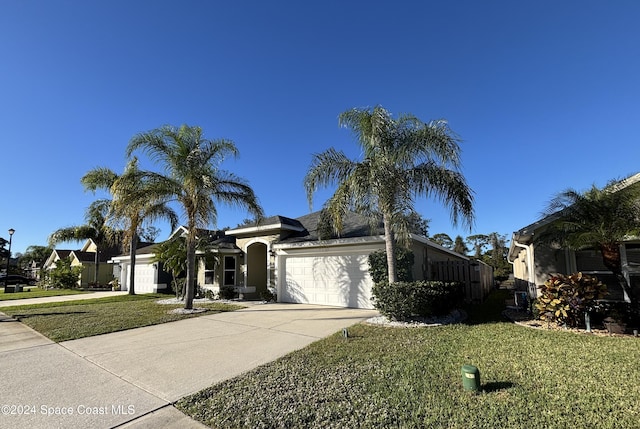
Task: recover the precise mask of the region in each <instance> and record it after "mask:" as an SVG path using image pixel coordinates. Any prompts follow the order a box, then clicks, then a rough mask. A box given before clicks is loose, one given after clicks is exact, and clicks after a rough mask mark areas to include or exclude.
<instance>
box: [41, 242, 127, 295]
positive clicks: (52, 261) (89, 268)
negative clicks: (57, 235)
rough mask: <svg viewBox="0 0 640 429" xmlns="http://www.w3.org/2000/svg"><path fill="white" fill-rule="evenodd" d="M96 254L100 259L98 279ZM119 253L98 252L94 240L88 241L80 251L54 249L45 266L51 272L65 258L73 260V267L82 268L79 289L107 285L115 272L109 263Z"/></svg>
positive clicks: (113, 251) (110, 250)
mask: <svg viewBox="0 0 640 429" xmlns="http://www.w3.org/2000/svg"><path fill="white" fill-rule="evenodd" d="M96 253H97V257H98V258H97V259H98V272H97V278H96ZM116 253H117V249H115V248H113V247H110V248H108V249H100V250H98V246H97V245H96V243H95V242H94V241H93V240H92V239H88V240H87V241H86V242H85V243H84V245H83V246H82V247H81V248H80V249H78V250H64V249H54V250H53V251H52V252H51V255H49V257H48V258H47V260H46V262H45V263H44V265H43V269H44V270H45V271H51V270H52V269H54V268H55V267H56V262H57V261H59V260H60V259H63V258H69V259H71V266H72V267H81V268H82V271H81V273H80V278H79V279H78V287H80V288H87V287H89V286H90V285H91V284H96V283H97V284H99V285H106V284H107V283H109V282H110V281H111V280H112V279H113V270H112V267H111V266H110V265H108V264H107V261H108V260H109V259H110V258H111V256H112V255H114V254H116Z"/></svg>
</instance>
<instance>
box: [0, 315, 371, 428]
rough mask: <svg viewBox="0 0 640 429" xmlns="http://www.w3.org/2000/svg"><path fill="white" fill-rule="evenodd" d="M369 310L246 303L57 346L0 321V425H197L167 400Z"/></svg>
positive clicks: (343, 324)
mask: <svg viewBox="0 0 640 429" xmlns="http://www.w3.org/2000/svg"><path fill="white" fill-rule="evenodd" d="M375 314H377V313H376V312H375V311H372V310H359V309H347V308H334V307H324V306H315V305H306V304H265V305H251V306H250V307H248V308H246V309H244V310H240V311H235V312H231V313H220V314H214V315H208V316H202V317H197V318H193V319H187V320H182V321H179V322H172V323H166V324H162V325H156V326H150V327H145V328H139V329H132V330H129V331H123V332H116V333H113V334H107V335H100V336H96V337H91V338H84V339H80V340H73V341H66V342H62V343H59V344H55V343H53V342H51V341H49V340H48V339H46V338H45V337H43V336H42V335H40V334H38V333H37V332H35V331H33V330H31V329H30V328H28V327H26V326H25V325H23V324H21V323H19V322H15V321H12V320H13V319H10V318H6V317H5V318H2V317H0V406H2V409H1V410H2V413H1V414H0V428H4V427H11V428H45V427H46V428H50V427H60V428H66V427H69V428H77V427H87V428H88V427H91V428H110V427H116V426H118V427H130V428H147V427H148V428H160V427H165V428H172V427H175V428H188V427H193V428H196V427H202V426H201V425H200V424H199V423H197V422H195V421H193V420H191V419H189V418H188V417H186V416H185V415H184V414H182V413H180V412H179V411H178V410H176V409H175V408H174V407H173V406H172V405H171V404H172V403H173V402H175V401H176V400H178V399H180V398H182V397H184V396H186V395H188V394H191V393H194V392H197V391H199V390H201V389H203V388H205V387H208V386H210V385H212V384H215V383H218V382H220V381H223V380H226V379H229V378H232V377H234V376H236V375H239V374H241V373H243V372H245V371H248V370H250V369H252V368H255V367H257V366H259V365H262V364H264V363H267V362H270V361H272V360H275V359H277V358H278V357H281V356H284V355H285V354H287V353H290V352H291V351H294V350H297V349H300V348H303V347H305V346H306V345H308V344H310V343H312V342H314V341H316V340H318V339H321V338H323V337H326V336H328V335H331V334H333V333H335V332H337V331H339V330H341V329H342V328H344V327H348V326H351V325H353V324H355V323H358V322H360V321H362V320H365V319H367V318H369V317H372V316H374V315H375Z"/></svg>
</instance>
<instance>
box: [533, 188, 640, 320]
mask: <svg viewBox="0 0 640 429" xmlns="http://www.w3.org/2000/svg"><path fill="white" fill-rule="evenodd" d="M545 215H547V216H554V217H555V219H554V220H553V221H552V222H551V223H550V224H549V225H548V227H547V228H546V229H545V230H544V231H543V232H542V233H540V234H538V235H537V236H534V241H535V242H538V243H544V244H549V245H554V244H555V245H560V246H566V247H568V248H570V249H574V250H580V249H587V248H595V249H598V250H599V251H600V252H601V255H602V262H603V263H604V265H605V267H607V269H609V270H610V271H611V272H612V273H613V274H614V275H615V276H616V278H617V279H618V283H619V284H620V286H621V287H622V289H623V290H624V292H625V293H626V294H627V296H628V297H629V300H630V301H631V306H632V307H633V308H634V309H635V310H637V309H638V299H637V297H636V296H635V293H634V291H633V289H632V288H631V287H629V284H628V283H627V280H626V278H625V277H624V275H623V272H622V262H621V255H620V246H621V244H622V243H623V242H624V240H625V239H626V238H628V237H632V236H638V235H640V182H637V181H635V180H631V178H629V179H625V180H622V181H611V182H609V183H608V184H607V185H606V186H605V187H603V188H602V189H600V188H598V187H596V186H595V185H593V186H592V187H591V189H589V190H587V191H585V192H579V191H576V190H575V189H567V190H565V191H563V192H561V193H559V194H558V195H556V196H555V197H554V198H553V199H552V200H551V202H550V203H549V206H548V207H547V209H546V211H545Z"/></svg>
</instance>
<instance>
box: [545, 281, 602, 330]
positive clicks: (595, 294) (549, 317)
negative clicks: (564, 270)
mask: <svg viewBox="0 0 640 429" xmlns="http://www.w3.org/2000/svg"><path fill="white" fill-rule="evenodd" d="M539 289H540V297H539V298H538V300H537V302H536V308H537V310H538V311H539V312H540V316H539V317H540V319H541V320H545V321H549V322H557V323H561V324H566V325H567V326H571V327H575V326H578V325H579V324H580V323H581V322H582V321H583V320H584V313H585V312H587V311H590V310H591V309H592V308H594V307H595V305H596V300H598V299H602V298H604V297H605V295H606V294H607V286H606V285H604V284H602V283H601V282H600V281H599V280H598V279H597V278H596V277H592V276H588V275H586V274H582V273H576V274H571V275H564V274H558V275H556V276H553V277H551V278H550V279H549V280H547V281H546V282H545V283H544V285H542V286H540V288H539Z"/></svg>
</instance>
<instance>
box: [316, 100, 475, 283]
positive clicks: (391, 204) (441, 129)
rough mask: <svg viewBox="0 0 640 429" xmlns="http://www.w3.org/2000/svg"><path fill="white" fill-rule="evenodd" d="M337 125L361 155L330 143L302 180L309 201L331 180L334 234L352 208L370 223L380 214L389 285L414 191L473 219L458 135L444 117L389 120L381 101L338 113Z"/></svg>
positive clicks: (406, 238)
mask: <svg viewBox="0 0 640 429" xmlns="http://www.w3.org/2000/svg"><path fill="white" fill-rule="evenodd" d="M339 125H340V126H342V127H345V128H347V129H349V130H351V131H352V132H353V133H354V135H355V136H356V138H357V141H358V144H359V146H360V148H361V151H362V154H363V159H362V160H359V161H354V160H351V159H349V158H348V157H347V156H346V155H345V154H344V152H341V151H337V150H336V149H334V148H330V149H328V150H326V151H324V152H322V153H319V154H315V155H313V157H312V161H311V166H310V167H309V171H308V172H307V175H306V176H305V179H304V185H305V188H306V191H307V198H308V200H309V204H310V205H311V206H312V205H313V194H314V193H315V192H316V191H317V190H318V188H320V187H327V186H336V190H335V191H334V193H333V196H332V197H331V198H329V200H328V201H327V202H326V204H325V206H324V207H325V209H326V210H327V211H328V213H329V215H330V216H331V218H332V220H333V225H334V228H335V229H336V232H339V231H340V230H341V229H342V221H343V218H344V216H345V214H346V212H347V211H350V210H352V211H355V212H356V213H360V214H361V215H364V216H366V217H368V218H369V219H370V223H371V225H372V226H374V225H377V224H378V223H379V220H380V218H382V221H383V225H384V232H385V234H384V236H385V245H386V246H385V247H386V254H387V269H388V279H389V282H390V283H395V282H396V281H397V280H398V277H397V272H396V261H395V257H394V256H395V254H396V252H395V248H396V240H398V241H400V242H401V243H403V244H405V245H408V243H409V234H410V229H409V224H408V222H407V215H409V214H410V213H411V212H412V211H414V207H413V206H414V201H415V199H416V198H417V197H419V196H421V197H431V196H433V197H436V198H438V199H439V200H440V201H441V202H442V203H444V205H445V206H447V207H448V208H449V209H450V211H451V220H452V222H453V224H457V222H458V220H459V219H460V218H461V219H462V220H463V221H464V222H465V223H468V224H469V225H471V223H472V222H473V217H474V214H473V195H472V191H471V189H470V188H469V186H468V185H467V183H466V181H465V179H464V176H463V175H462V174H461V173H460V171H459V167H460V147H459V145H458V142H459V139H458V138H457V136H455V134H454V133H453V132H452V131H451V129H450V128H449V126H448V124H447V122H446V121H444V120H438V121H432V122H429V123H424V122H422V121H420V120H419V119H418V118H416V117H415V116H413V115H403V116H400V117H399V118H398V119H394V118H393V117H392V115H391V114H390V113H389V112H388V111H387V110H385V109H384V108H382V107H380V106H376V107H374V108H373V109H351V110H348V111H346V112H343V113H342V114H340V116H339Z"/></svg>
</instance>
